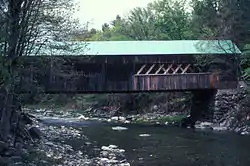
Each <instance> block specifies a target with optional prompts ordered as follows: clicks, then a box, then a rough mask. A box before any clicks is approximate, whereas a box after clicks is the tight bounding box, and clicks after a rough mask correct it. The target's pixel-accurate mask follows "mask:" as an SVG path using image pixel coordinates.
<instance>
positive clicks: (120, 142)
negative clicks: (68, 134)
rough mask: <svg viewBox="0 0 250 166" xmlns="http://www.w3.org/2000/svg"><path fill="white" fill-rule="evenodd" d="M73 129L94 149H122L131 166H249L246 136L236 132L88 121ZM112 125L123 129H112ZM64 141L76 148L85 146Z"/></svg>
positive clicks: (77, 124) (78, 141)
mask: <svg viewBox="0 0 250 166" xmlns="http://www.w3.org/2000/svg"><path fill="white" fill-rule="evenodd" d="M61 123H62V122H60V124H61ZM65 124H67V123H64V125H65ZM71 125H72V124H71ZM73 126H74V127H76V128H77V129H80V130H81V131H82V133H83V134H84V135H86V136H87V137H88V138H89V139H90V141H93V142H95V143H96V145H97V146H98V147H101V146H107V145H111V144H112V145H117V146H118V147H119V148H122V149H125V150H126V153H125V155H126V158H127V160H128V161H129V162H130V164H131V165H132V166H250V137H249V136H241V135H238V134H236V133H229V132H217V133H216V132H213V131H201V130H191V129H181V128H173V127H161V126H159V127H157V126H142V125H136V124H126V125H124V124H110V123H92V122H84V123H75V124H73ZM115 126H123V127H126V128H127V130H123V131H116V130H112V127H115ZM141 134H144V135H141ZM66 141H67V143H68V144H71V145H72V146H73V147H75V148H78V149H79V148H80V147H82V145H84V144H85V141H83V140H79V139H75V140H72V139H71V140H66Z"/></svg>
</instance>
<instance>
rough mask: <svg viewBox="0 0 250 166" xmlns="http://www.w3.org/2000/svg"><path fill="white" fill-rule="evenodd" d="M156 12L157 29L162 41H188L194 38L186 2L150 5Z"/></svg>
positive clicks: (162, 1)
mask: <svg viewBox="0 0 250 166" xmlns="http://www.w3.org/2000/svg"><path fill="white" fill-rule="evenodd" d="M149 6H150V9H151V10H153V11H154V15H155V25H154V26H155V27H157V29H159V31H160V33H161V36H160V39H164V40H187V39H191V38H192V37H193V32H192V27H191V24H190V23H191V16H190V13H188V12H187V11H186V1H174V0H159V1H155V2H154V3H151V4H149Z"/></svg>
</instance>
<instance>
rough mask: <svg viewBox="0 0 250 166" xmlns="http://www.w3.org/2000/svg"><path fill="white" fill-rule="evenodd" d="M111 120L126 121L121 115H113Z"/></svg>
mask: <svg viewBox="0 0 250 166" xmlns="http://www.w3.org/2000/svg"><path fill="white" fill-rule="evenodd" d="M111 120H113V121H120V122H125V121H126V118H125V117H122V116H114V117H112V118H111Z"/></svg>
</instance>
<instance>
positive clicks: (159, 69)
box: [155, 64, 164, 74]
mask: <svg viewBox="0 0 250 166" xmlns="http://www.w3.org/2000/svg"><path fill="white" fill-rule="evenodd" d="M163 67H164V64H163V65H161V66H160V67H159V69H158V70H157V71H156V72H155V74H158V73H159V72H160V71H161V69H162V68H163Z"/></svg>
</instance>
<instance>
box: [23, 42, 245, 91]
mask: <svg viewBox="0 0 250 166" xmlns="http://www.w3.org/2000/svg"><path fill="white" fill-rule="evenodd" d="M34 52H36V50H34ZM240 53H241V52H240V50H239V49H238V48H237V46H236V45H235V44H234V43H232V41H230V40H176V41H96V42H71V43H54V45H53V46H52V45H50V46H47V47H42V48H41V49H40V50H39V54H38V56H32V54H31V56H28V57H23V59H26V60H25V65H24V66H25V67H24V69H23V70H22V71H23V72H22V73H23V74H22V77H21V78H20V85H19V86H20V87H19V89H20V90H21V91H27V90H28V89H27V87H26V88H25V85H27V84H35V83H36V84H39V85H40V86H41V87H42V88H44V90H45V92H48V93H69V92H72V93H110V92H112V93H118V92H145V91H147V92H148V91H183V90H184V91H192V90H201V89H228V88H236V86H237V80H238V78H237V71H238V69H237V66H238V63H237V55H239V54H240ZM39 73H40V74H39ZM34 82H35V83H34Z"/></svg>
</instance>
